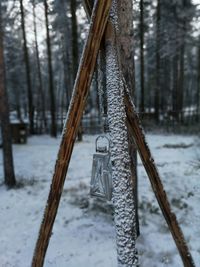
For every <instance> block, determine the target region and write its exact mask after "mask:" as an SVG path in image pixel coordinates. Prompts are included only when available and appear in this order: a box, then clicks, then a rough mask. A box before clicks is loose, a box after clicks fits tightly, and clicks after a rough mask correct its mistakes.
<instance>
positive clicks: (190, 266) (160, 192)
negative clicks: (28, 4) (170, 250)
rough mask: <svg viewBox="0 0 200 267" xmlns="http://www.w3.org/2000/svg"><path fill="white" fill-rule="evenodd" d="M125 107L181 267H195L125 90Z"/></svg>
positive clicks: (131, 130)
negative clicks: (177, 252) (179, 257)
mask: <svg viewBox="0 0 200 267" xmlns="http://www.w3.org/2000/svg"><path fill="white" fill-rule="evenodd" d="M125 106H126V115H127V121H128V129H129V131H130V132H131V134H132V136H133V137H134V140H135V143H136V146H137V149H138V152H139V154H140V157H141V160H142V163H143V165H144V168H145V170H146V173H147V175H148V177H149V180H150V182H151V185H152V188H153V191H154V194H155V196H156V199H157V201H158V204H159V206H160V208H161V211H162V213H163V215H164V217H165V220H166V222H167V224H168V227H169V230H170V232H171V234H172V236H173V238H174V241H175V243H176V246H177V249H178V251H179V254H180V256H181V259H182V261H183V265H184V266H185V267H195V264H194V261H193V259H192V256H191V254H190V252H189V248H188V247H187V244H186V241H185V238H184V235H183V233H182V230H181V228H180V226H179V224H178V221H177V219H176V215H175V214H174V213H173V212H172V211H171V207H170V203H169V201H168V198H167V195H166V192H165V190H164V187H163V184H162V181H161V178H160V175H159V173H158V170H157V168H156V164H155V162H154V159H153V157H152V154H151V151H150V149H149V147H148V144H147V142H146V139H145V135H144V131H143V129H142V126H141V122H140V119H139V117H138V115H137V112H136V110H135V107H134V104H133V102H132V101H131V98H130V96H129V93H128V92H127V90H126V89H125Z"/></svg>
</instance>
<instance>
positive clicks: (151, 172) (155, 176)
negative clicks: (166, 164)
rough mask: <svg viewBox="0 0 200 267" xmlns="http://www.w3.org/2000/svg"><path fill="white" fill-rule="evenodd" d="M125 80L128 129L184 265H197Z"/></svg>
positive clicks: (87, 4) (88, 4)
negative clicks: (166, 190) (168, 196)
mask: <svg viewBox="0 0 200 267" xmlns="http://www.w3.org/2000/svg"><path fill="white" fill-rule="evenodd" d="M91 1H92V0H84V6H85V8H86V11H87V13H88V15H90V14H91ZM109 25H110V24H109V23H108V26H107V29H106V32H109V30H108V27H109ZM110 37H111V35H109V38H110ZM105 38H106V35H105ZM112 38H113V42H115V40H116V36H115V35H112ZM122 79H123V78H122ZM123 82H124V89H125V108H126V116H127V126H128V130H129V132H130V135H131V136H132V137H133V138H134V140H135V143H136V146H137V149H138V152H139V154H140V157H141V160H142V162H143V165H144V167H145V170H146V172H147V175H148V177H149V180H150V182H151V185H152V188H153V191H154V194H155V196H156V199H157V201H158V204H159V206H160V208H161V211H162V213H163V215H164V218H165V220H166V222H167V224H168V227H169V230H170V232H171V234H172V236H173V238H174V241H175V243H176V246H177V249H178V251H179V254H180V256H181V259H182V262H183V265H184V267H195V264H194V261H193V259H192V256H191V254H190V252H189V248H188V246H187V244H186V241H185V238H184V235H183V233H182V230H181V228H180V226H179V224H178V221H177V219H176V215H175V214H174V213H173V212H172V211H171V207H170V203H169V201H168V198H167V195H166V192H165V190H164V187H163V184H162V181H161V178H160V175H159V173H158V170H157V168H156V164H155V162H154V160H153V157H152V154H151V151H150V149H149V147H148V144H147V142H146V139H145V134H144V131H143V129H142V124H141V121H140V119H139V117H138V115H137V112H136V110H135V107H134V104H133V102H132V100H131V97H130V95H129V92H128V89H127V86H126V83H125V81H124V79H123Z"/></svg>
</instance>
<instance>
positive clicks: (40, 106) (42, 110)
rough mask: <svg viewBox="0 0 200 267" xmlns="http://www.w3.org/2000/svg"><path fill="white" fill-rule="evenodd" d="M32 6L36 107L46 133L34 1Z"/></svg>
mask: <svg viewBox="0 0 200 267" xmlns="http://www.w3.org/2000/svg"><path fill="white" fill-rule="evenodd" d="M32 5H33V25H34V37H35V52H36V61H37V74H38V82H39V87H38V91H39V96H40V97H38V98H39V99H40V101H39V106H38V112H42V119H43V123H44V128H45V131H46V128H47V120H46V114H45V110H46V108H45V96H44V90H43V86H42V73H41V64H40V57H39V49H38V39H37V25H36V14H35V0H33V2H32Z"/></svg>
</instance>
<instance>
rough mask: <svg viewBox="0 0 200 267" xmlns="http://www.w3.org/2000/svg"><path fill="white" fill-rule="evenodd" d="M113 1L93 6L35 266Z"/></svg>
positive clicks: (47, 232)
mask: <svg viewBox="0 0 200 267" xmlns="http://www.w3.org/2000/svg"><path fill="white" fill-rule="evenodd" d="M111 2H112V0H101V1H100V0H99V1H96V2H95V5H94V9H93V15H92V19H91V25H90V30H89V35H88V38H87V41H86V45H85V48H84V51H83V54H82V59H81V63H80V66H79V70H78V74H77V78H76V82H75V85H74V90H73V95H72V99H71V104H70V107H69V112H68V115H67V120H66V122H65V126H64V131H63V136H62V140H61V144H60V148H59V152H58V158H57V161H56V165H55V170H54V175H53V180H52V184H51V188H50V192H49V197H48V200H47V205H46V209H45V212H44V219H43V222H42V224H41V227H40V232H39V236H38V240H37V244H36V248H35V253H34V256H33V261H32V267H42V266H43V264H44V258H45V254H46V250H47V247H48V243H49V240H50V236H51V233H52V228H53V224H54V220H55V217H56V214H57V210H58V206H59V202H60V198H61V194H62V190H63V186H64V181H65V177H66V174H67V170H68V166H69V162H70V158H71V154H72V150H73V146H74V142H75V139H76V136H77V132H78V127H79V124H80V121H81V117H82V114H83V110H84V108H85V104H86V99H87V95H88V92H89V87H90V84H91V81H92V76H93V73H94V69H95V63H96V59H97V55H98V51H99V46H100V43H101V39H102V36H103V34H104V30H105V27H106V24H107V20H108V17H109V10H110V6H111Z"/></svg>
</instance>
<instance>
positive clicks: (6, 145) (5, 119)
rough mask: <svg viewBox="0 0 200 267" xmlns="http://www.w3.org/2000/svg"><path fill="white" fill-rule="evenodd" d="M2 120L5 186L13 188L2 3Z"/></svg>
mask: <svg viewBox="0 0 200 267" xmlns="http://www.w3.org/2000/svg"><path fill="white" fill-rule="evenodd" d="M0 119H1V130H2V139H3V160H4V175H5V184H6V185H7V186H8V187H13V186H15V184H16V181H15V173H14V164H13V155H12V141H11V131H10V121H9V106H8V97H7V92H6V84H5V65H4V55H3V28H2V19H1V3H0Z"/></svg>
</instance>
